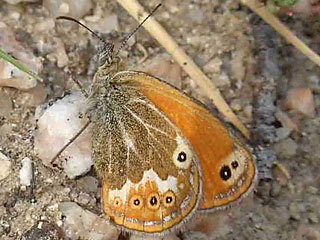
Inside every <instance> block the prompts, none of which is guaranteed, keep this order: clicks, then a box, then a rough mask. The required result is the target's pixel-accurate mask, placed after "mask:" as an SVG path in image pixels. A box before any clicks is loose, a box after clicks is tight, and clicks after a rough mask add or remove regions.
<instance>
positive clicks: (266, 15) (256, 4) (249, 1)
mask: <svg viewBox="0 0 320 240" xmlns="http://www.w3.org/2000/svg"><path fill="white" fill-rule="evenodd" d="M238 1H240V2H241V3H242V4H244V5H246V6H247V7H249V8H251V10H252V11H254V12H255V13H257V14H258V15H259V16H260V17H261V18H262V19H263V20H264V21H266V22H267V23H268V24H269V25H270V26H271V27H273V28H274V29H275V30H276V31H277V32H278V33H279V34H281V36H283V37H284V38H285V39H287V41H288V42H289V43H291V44H292V45H294V46H295V47H296V48H297V49H298V50H299V51H301V52H302V53H303V54H304V55H305V56H307V57H308V58H309V59H310V60H311V61H313V62H314V63H315V64H317V65H318V66H319V67H320V57H319V55H317V54H316V53H315V52H314V51H312V50H311V49H310V48H309V47H308V46H307V45H306V44H304V43H303V42H302V41H301V40H300V39H299V38H297V37H296V36H295V35H294V34H293V33H292V32H291V31H290V30H289V29H288V28H287V27H286V26H285V25H283V24H282V23H281V22H280V21H279V20H278V19H277V18H276V17H275V16H274V15H273V14H272V13H270V12H269V11H268V10H267V8H266V7H265V6H264V5H263V4H262V3H261V2H260V1H258V0H238Z"/></svg>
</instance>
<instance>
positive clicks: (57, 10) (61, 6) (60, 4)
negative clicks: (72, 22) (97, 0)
mask: <svg viewBox="0 0 320 240" xmlns="http://www.w3.org/2000/svg"><path fill="white" fill-rule="evenodd" d="M43 6H44V7H45V8H46V9H47V10H48V11H49V13H50V15H51V16H52V17H58V16H60V15H68V16H70V17H73V18H76V19H80V18H82V17H83V16H85V15H86V14H88V13H89V12H90V10H91V8H92V7H93V5H92V1H91V0H44V1H43Z"/></svg>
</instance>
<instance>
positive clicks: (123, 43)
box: [115, 3, 162, 56]
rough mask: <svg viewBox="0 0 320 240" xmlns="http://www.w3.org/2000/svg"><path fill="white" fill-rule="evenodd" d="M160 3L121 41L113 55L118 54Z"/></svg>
mask: <svg viewBox="0 0 320 240" xmlns="http://www.w3.org/2000/svg"><path fill="white" fill-rule="evenodd" d="M161 5H162V4H161V3H159V4H158V5H157V6H156V7H155V8H154V9H153V10H152V11H151V13H150V14H149V15H148V16H147V17H146V18H145V19H144V20H143V21H142V22H141V23H140V24H139V25H138V26H137V27H136V29H135V30H134V31H132V32H131V33H130V34H129V35H128V36H127V37H126V38H125V39H124V40H123V41H122V44H121V45H120V47H119V48H118V50H117V52H116V54H115V56H118V54H119V52H120V51H121V49H122V48H123V47H124V46H125V45H126V44H127V42H128V40H129V39H130V38H131V37H132V36H133V35H134V34H135V33H136V32H137V31H138V30H139V28H140V27H141V26H142V25H143V24H144V23H145V22H146V21H147V20H148V19H149V18H150V17H151V16H152V15H153V14H154V12H155V11H157V10H158V8H159V7H161Z"/></svg>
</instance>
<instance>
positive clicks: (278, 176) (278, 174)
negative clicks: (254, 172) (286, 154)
mask: <svg viewBox="0 0 320 240" xmlns="http://www.w3.org/2000/svg"><path fill="white" fill-rule="evenodd" d="M272 174H273V177H274V179H275V180H276V181H277V183H279V184H280V185H281V186H283V185H287V184H288V182H289V180H290V179H291V176H290V173H289V170H288V168H287V167H286V166H285V165H283V164H281V163H278V162H275V163H274V167H273V169H272Z"/></svg>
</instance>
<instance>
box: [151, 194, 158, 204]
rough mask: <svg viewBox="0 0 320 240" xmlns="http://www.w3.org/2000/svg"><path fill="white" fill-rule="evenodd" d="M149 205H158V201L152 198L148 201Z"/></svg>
mask: <svg viewBox="0 0 320 240" xmlns="http://www.w3.org/2000/svg"><path fill="white" fill-rule="evenodd" d="M150 204H151V206H156V205H157V204H158V199H157V198H156V197H155V196H153V197H152V198H151V199H150Z"/></svg>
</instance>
